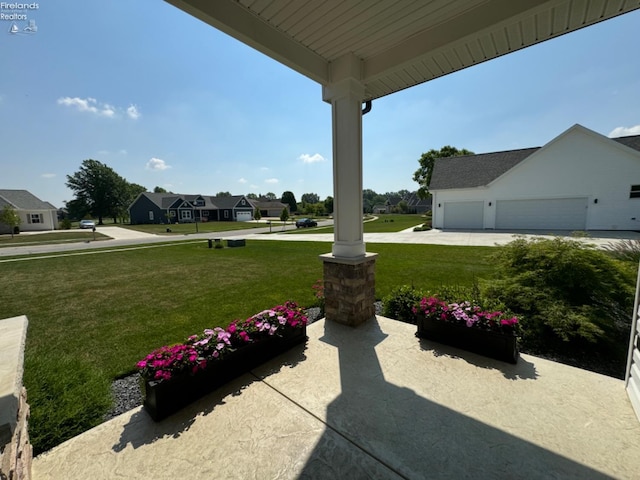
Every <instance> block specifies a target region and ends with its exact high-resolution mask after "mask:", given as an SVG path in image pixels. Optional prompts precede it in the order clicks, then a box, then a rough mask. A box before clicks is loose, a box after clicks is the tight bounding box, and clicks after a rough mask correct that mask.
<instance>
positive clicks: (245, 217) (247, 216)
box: [236, 212, 253, 222]
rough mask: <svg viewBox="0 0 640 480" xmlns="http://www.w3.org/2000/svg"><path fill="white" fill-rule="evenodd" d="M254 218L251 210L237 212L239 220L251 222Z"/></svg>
mask: <svg viewBox="0 0 640 480" xmlns="http://www.w3.org/2000/svg"><path fill="white" fill-rule="evenodd" d="M252 219H253V216H252V215H251V212H236V220H237V221H238V222H249V221H251V220H252Z"/></svg>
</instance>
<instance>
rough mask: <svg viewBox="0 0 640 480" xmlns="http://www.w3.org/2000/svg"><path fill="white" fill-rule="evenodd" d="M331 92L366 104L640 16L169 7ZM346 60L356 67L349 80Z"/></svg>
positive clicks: (570, 2)
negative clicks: (349, 90) (350, 89)
mask: <svg viewBox="0 0 640 480" xmlns="http://www.w3.org/2000/svg"><path fill="white" fill-rule="evenodd" d="M166 1H167V2H168V3H171V4H173V5H175V6H176V7H178V8H180V9H182V10H184V11H185V12H187V13H189V14H191V15H193V16H194V17H196V18H199V19H200V20H202V21H204V22H206V23H208V24H210V25H212V26H214V27H216V28H217V29H219V30H221V31H223V32H225V33H227V34H229V35H231V36H232V37H234V38H236V39H238V40H240V41H242V42H244V43H246V44H247V45H249V46H251V47H253V48H255V49H256V50H259V51H261V52H262V53H264V54H266V55H268V56H270V57H271V58H273V59H275V60H277V61H279V62H281V63H283V64H285V65H287V66H289V67H291V68H292V69H294V70H296V71H297V72H299V73H301V74H303V75H305V76H307V77H309V78H311V79H312V80H315V81H316V82H318V83H320V84H322V85H328V84H330V83H333V82H335V81H337V80H340V79H341V78H342V77H344V76H346V75H351V76H356V78H358V79H359V80H360V81H361V82H362V83H363V84H364V85H365V98H364V100H371V99H375V98H379V97H382V96H385V95H388V94H390V93H394V92H397V91H399V90H403V89H405V88H408V87H411V86H414V85H417V84H420V83H423V82H426V81H429V80H432V79H434V78H438V77H441V76H443V75H446V74H448V73H452V72H455V71H458V70H462V69H463V68H466V67H469V66H471V65H476V64H478V63H482V62H484V61H486V60H491V59H492V58H496V57H499V56H501V55H504V54H507V53H510V52H514V51H516V50H520V49H522V48H524V47H528V46H530V45H534V44H536V43H539V42H542V41H545V40H548V39H550V38H554V37H557V36H559V35H562V34H565V33H568V32H571V31H574V30H578V29H580V28H583V27H586V26H588V25H592V24H595V23H598V22H601V21H603V20H607V19H609V18H612V17H615V16H617V15H620V14H623V13H627V12H630V11H632V10H635V9H638V8H640V0H589V1H587V0H585V1H579V2H576V1H574V0H548V1H544V0H518V1H517V2H516V1H513V0H456V1H451V0H402V1H397V0H378V1H374V0H323V1H322V2H319V1H317V0H216V1H214V2H212V1H211V0H166ZM351 54H352V55H353V56H355V57H356V58H357V60H358V61H359V62H358V64H359V71H356V72H353V71H352V70H353V69H352V67H351V65H352V62H345V63H346V64H347V65H349V67H347V68H346V69H345V68H343V66H344V65H345V63H343V62H342V61H340V60H339V59H341V58H349V57H351Z"/></svg>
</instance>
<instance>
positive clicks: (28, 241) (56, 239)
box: [0, 230, 111, 248]
mask: <svg viewBox="0 0 640 480" xmlns="http://www.w3.org/2000/svg"><path fill="white" fill-rule="evenodd" d="M109 238H111V237H108V236H107V235H103V234H101V233H99V232H96V233H95V239H96V240H108V239H109ZM93 240H94V234H93V232H92V231H91V230H70V231H68V232H55V233H38V234H28V235H27V234H24V233H20V234H18V235H14V236H13V238H11V235H0V248H2V247H19V246H20V245H34V244H39V245H45V244H54V243H68V242H77V241H83V242H84V241H93Z"/></svg>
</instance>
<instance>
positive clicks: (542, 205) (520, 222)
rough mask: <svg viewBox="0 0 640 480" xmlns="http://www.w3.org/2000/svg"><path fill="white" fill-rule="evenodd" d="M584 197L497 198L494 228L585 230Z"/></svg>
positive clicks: (585, 207) (585, 212)
mask: <svg viewBox="0 0 640 480" xmlns="http://www.w3.org/2000/svg"><path fill="white" fill-rule="evenodd" d="M586 226H587V198H549V199H538V200H498V201H497V202H496V228H499V229H554V230H584V229H585V228H586Z"/></svg>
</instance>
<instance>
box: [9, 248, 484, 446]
mask: <svg viewBox="0 0 640 480" xmlns="http://www.w3.org/2000/svg"><path fill="white" fill-rule="evenodd" d="M368 250H369V251H372V252H377V253H379V257H378V260H377V263H376V271H377V275H376V276H377V286H376V296H377V297H378V298H382V297H384V296H385V295H387V294H388V293H389V292H390V291H391V289H392V288H394V287H395V286H397V285H402V284H413V285H415V286H417V287H420V288H424V289H437V288H438V287H439V286H441V285H443V284H462V285H470V284H471V283H472V282H473V280H474V278H476V277H482V276H485V275H487V274H488V273H489V271H490V269H491V266H490V264H489V260H488V255H489V253H490V252H491V251H492V250H493V249H492V247H451V246H438V245H393V244H377V245H374V244H371V245H368ZM328 251H329V247H328V246H327V244H326V243H315V242H275V241H250V242H247V246H246V247H240V248H224V249H220V250H216V249H209V248H207V246H206V244H205V243H204V242H198V243H180V244H171V245H163V246H154V248H135V249H126V250H121V251H116V252H110V253H97V254H94V255H79V256H60V257H56V258H42V259H38V258H35V257H32V258H31V259H28V260H24V261H16V262H0V305H2V306H3V310H2V315H3V317H12V316H16V315H27V316H28V318H29V329H28V336H27V347H26V354H25V377H24V379H25V385H26V387H27V389H28V395H29V402H30V405H31V420H30V435H31V441H32V443H33V445H34V448H35V451H36V452H41V451H44V450H47V449H49V448H51V447H53V446H55V445H57V444H59V443H61V442H62V441H64V440H66V439H68V438H70V437H72V436H74V435H77V434H78V433H80V432H82V431H84V430H87V429H88V428H90V427H92V426H94V425H96V424H98V423H100V422H101V421H102V416H103V414H104V413H105V412H106V411H107V410H108V408H109V404H110V390H109V386H110V384H111V382H112V380H113V379H115V378H117V377H119V376H123V375H126V374H128V373H131V372H133V371H134V365H135V363H136V361H138V360H139V359H141V358H142V357H143V356H144V355H146V354H147V353H149V352H150V351H151V350H153V349H155V348H157V347H160V346H162V345H166V344H172V343H176V342H181V341H183V340H184V339H185V338H186V337H187V336H188V335H190V334H193V333H198V332H201V331H202V330H203V329H204V328H206V327H214V326H222V325H226V324H227V323H228V322H229V321H231V320H233V319H236V318H246V317H248V316H250V315H252V314H254V313H257V312H259V311H261V310H263V309H265V308H268V307H271V306H274V305H277V304H279V303H282V302H284V301H285V300H288V299H291V300H294V301H296V302H298V303H299V304H300V305H302V306H311V305H312V304H313V303H314V300H315V298H314V296H313V293H314V292H313V290H312V288H311V286H312V285H313V284H314V283H315V282H316V280H318V279H319V278H321V277H322V263H321V261H320V260H319V259H318V255H320V254H322V253H327V252H328ZM98 252H99V250H98Z"/></svg>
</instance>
